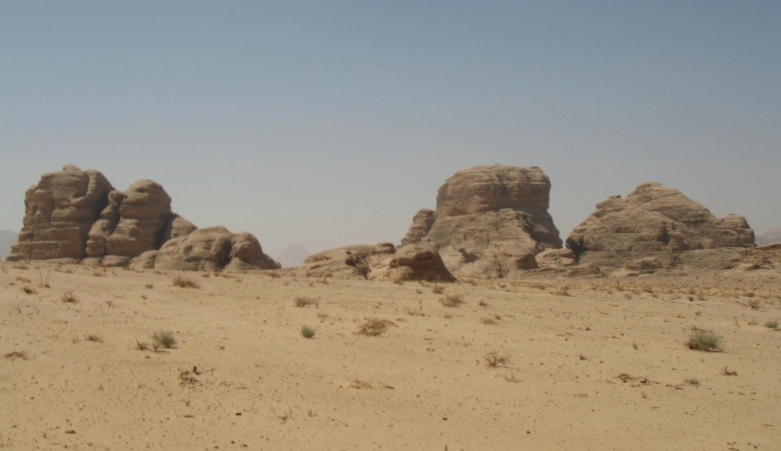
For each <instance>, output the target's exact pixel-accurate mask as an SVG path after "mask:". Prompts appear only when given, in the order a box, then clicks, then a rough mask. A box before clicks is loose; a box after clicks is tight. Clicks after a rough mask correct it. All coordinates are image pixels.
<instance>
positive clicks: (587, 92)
mask: <svg viewBox="0 0 781 451" xmlns="http://www.w3.org/2000/svg"><path fill="white" fill-rule="evenodd" d="M0 157H1V158H0V162H2V165H1V166H0V229H10V230H18V229H19V228H21V225H22V216H23V214H24V204H23V199H24V191H25V189H26V188H27V187H28V186H30V185H32V184H34V183H36V182H37V181H38V178H39V177H40V175H41V174H42V173H44V172H50V171H55V170H58V169H60V168H61V167H62V166H63V164H65V163H72V164H75V165H77V166H79V167H81V168H82V169H98V170H100V171H102V172H103V173H104V174H105V175H106V176H107V177H108V179H109V180H110V181H111V182H112V184H113V185H114V186H115V187H116V188H117V189H120V190H125V189H127V187H128V186H129V185H130V184H131V183H132V182H133V181H135V180H137V179H142V178H149V179H152V180H155V181H157V182H159V183H161V184H162V185H163V186H164V187H165V189H166V190H167V191H168V193H169V194H170V195H171V197H172V198H173V209H174V211H176V212H178V213H179V214H181V215H182V216H184V217H186V218H187V219H189V220H190V221H192V222H194V223H195V224H196V225H198V226H199V227H207V226H212V225H225V226H227V227H228V228H229V229H231V230H232V231H234V232H239V231H245V230H246V231H249V232H252V233H254V234H255V235H256V236H257V237H258V238H259V239H260V241H261V244H262V245H263V248H264V250H265V251H266V252H268V253H269V254H270V255H272V256H275V255H276V254H277V253H278V252H279V251H280V250H281V249H282V248H283V247H284V246H285V245H287V244H289V243H300V244H302V245H304V246H305V247H307V248H308V249H309V250H310V251H312V252H315V251H319V250H322V249H324V248H329V247H337V246H342V245H347V244H356V243H376V242H380V241H393V242H398V241H399V240H400V239H401V238H402V237H403V236H404V234H405V233H406V230H407V227H408V226H409V224H410V222H411V219H412V216H413V215H414V214H415V212H416V211H417V210H418V209H420V208H425V207H428V208H433V207H434V205H435V197H436V191H437V188H438V187H439V186H440V185H441V184H442V183H443V182H444V181H445V179H447V177H449V176H450V175H452V174H453V173H454V172H456V171H458V170H461V169H466V168H469V167H471V166H475V165H483V164H487V165H490V164H495V163H501V164H509V165H516V166H540V167H541V168H542V169H543V170H544V171H545V173H546V174H548V176H549V177H550V178H551V181H552V183H553V190H552V193H551V208H550V212H551V214H552V215H553V218H554V221H555V223H556V225H557V226H558V227H559V229H560V230H561V232H562V236H563V237H566V235H567V234H568V233H569V231H570V230H571V229H572V228H573V227H575V226H576V225H577V224H578V223H579V222H581V221H582V220H583V219H585V218H586V216H588V215H589V214H591V213H592V211H593V210H594V204H596V203H597V202H599V201H601V200H603V199H605V198H606V197H608V196H610V195H613V194H621V195H623V196H625V195H626V194H628V193H629V192H631V191H632V190H633V189H634V187H636V186H637V185H639V184H640V183H642V182H644V181H649V180H655V181H659V182H661V183H662V184H664V185H666V186H670V187H674V188H677V189H679V190H681V191H682V192H683V193H684V194H686V195H687V196H689V197H691V198H692V199H694V200H696V201H698V202H700V203H702V204H704V205H705V206H707V207H708V208H710V209H711V211H712V212H713V213H715V214H717V215H719V216H724V215H726V214H728V213H733V212H734V213H739V214H742V215H744V216H746V217H747V218H748V221H749V224H750V225H751V226H752V227H753V228H754V229H755V230H756V231H757V232H758V233H762V232H764V231H765V230H766V229H769V228H771V227H778V226H781V176H780V174H781V2H779V1H777V0H775V1H737V0H736V1H730V2H721V1H715V0H707V1H681V0H675V1H669V2H664V1H650V2H631V1H630V2H628V1H623V0H622V1H615V2H610V1H583V0H578V1H566V2H564V1H562V2H556V1H545V2H521V1H517V0H516V1H472V2H465V1H456V0H447V1H420V0H416V1H402V0H394V1H388V2H379V1H362V2H358V1H323V0H321V1H310V2H299V1H291V0H286V1H279V2H277V1H246V2H240V1H219V2H216V1H186V2H185V1H182V2H173V1H161V0H155V1H148V2H147V1H139V0H134V1H132V2H117V1H104V0H100V1H93V2H80V1H67V2H57V1H45V2H37V1H31V0H24V1H17V0H0Z"/></svg>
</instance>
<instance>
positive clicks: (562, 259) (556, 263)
mask: <svg viewBox="0 0 781 451" xmlns="http://www.w3.org/2000/svg"><path fill="white" fill-rule="evenodd" d="M534 259H535V260H536V261H537V266H538V267H540V268H550V269H560V268H566V267H568V266H572V265H575V264H576V263H577V261H576V260H575V253H574V252H572V250H571V249H546V250H544V251H542V252H540V253H539V254H537V255H536V256H535V257H534Z"/></svg>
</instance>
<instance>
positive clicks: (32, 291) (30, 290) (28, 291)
mask: <svg viewBox="0 0 781 451" xmlns="http://www.w3.org/2000/svg"><path fill="white" fill-rule="evenodd" d="M22 291H24V292H25V294H35V293H37V291H35V288H33V287H27V286H25V287H22Z"/></svg>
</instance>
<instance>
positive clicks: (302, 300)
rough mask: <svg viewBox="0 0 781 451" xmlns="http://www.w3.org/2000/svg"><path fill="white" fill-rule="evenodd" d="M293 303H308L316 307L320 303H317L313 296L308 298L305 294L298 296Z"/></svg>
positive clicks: (304, 305) (300, 304)
mask: <svg viewBox="0 0 781 451" xmlns="http://www.w3.org/2000/svg"><path fill="white" fill-rule="evenodd" d="M293 304H294V305H295V306H296V307H301V308H304V307H309V306H310V305H315V306H317V307H320V305H319V304H318V303H317V300H316V299H315V298H310V297H307V296H299V297H297V298H296V299H295V301H293Z"/></svg>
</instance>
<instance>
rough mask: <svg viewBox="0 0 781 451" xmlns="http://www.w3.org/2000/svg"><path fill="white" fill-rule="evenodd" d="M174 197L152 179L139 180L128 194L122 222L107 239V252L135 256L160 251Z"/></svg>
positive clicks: (120, 217)
mask: <svg viewBox="0 0 781 451" xmlns="http://www.w3.org/2000/svg"><path fill="white" fill-rule="evenodd" d="M171 215H172V213H171V197H170V196H168V193H166V192H165V190H164V189H163V187H162V186H160V185H159V184H158V183H155V182H153V181H151V180H139V181H137V182H135V183H134V184H133V185H131V186H130V188H129V189H128V190H127V191H125V193H124V198H123V199H122V202H121V203H120V206H119V222H118V223H117V225H116V227H114V231H113V232H112V233H111V235H110V236H108V237H107V238H106V253H107V254H111V255H121V256H128V257H135V256H137V255H141V254H142V253H144V252H146V251H150V250H155V249H159V248H160V245H161V244H162V241H163V234H164V232H165V226H166V224H167V223H168V221H169V218H170V217H171Z"/></svg>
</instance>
